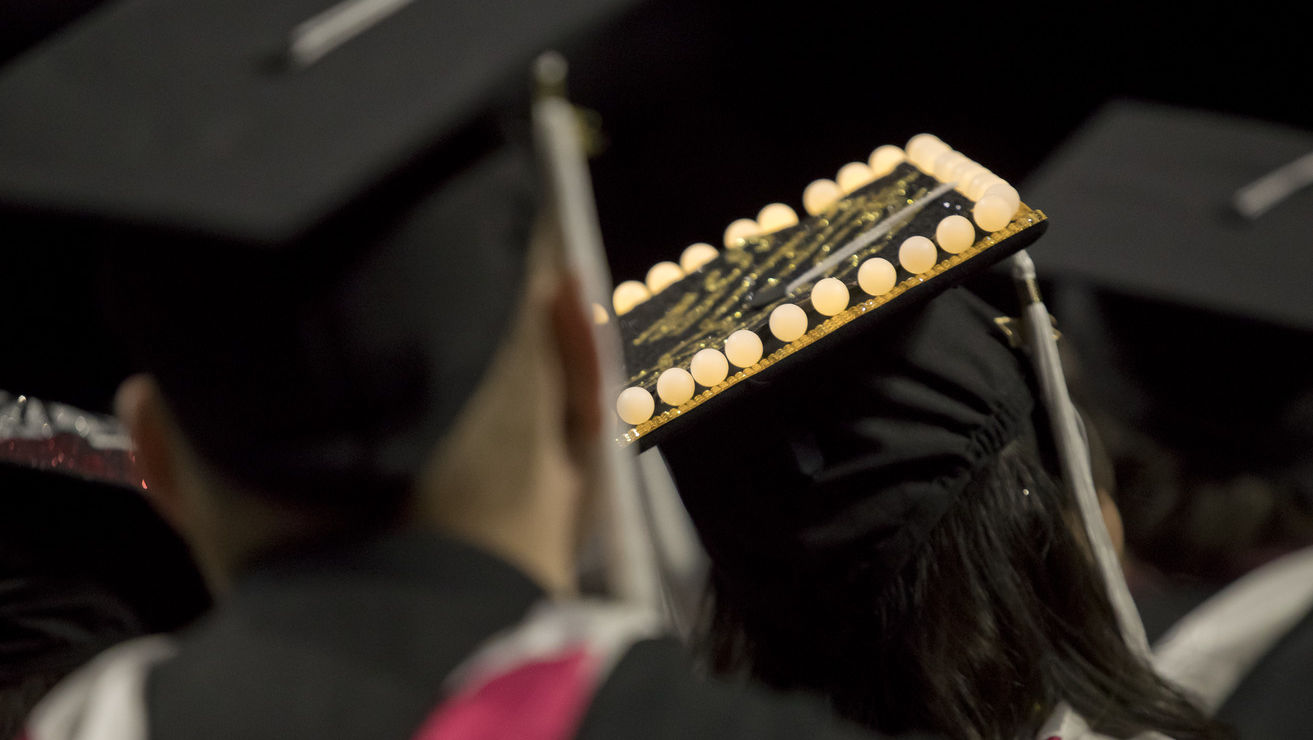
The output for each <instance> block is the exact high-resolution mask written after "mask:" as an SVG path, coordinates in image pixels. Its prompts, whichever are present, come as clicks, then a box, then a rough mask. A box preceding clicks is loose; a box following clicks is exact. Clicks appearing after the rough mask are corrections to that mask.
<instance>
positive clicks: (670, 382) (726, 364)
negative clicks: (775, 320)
mask: <svg viewBox="0 0 1313 740" xmlns="http://www.w3.org/2000/svg"><path fill="white" fill-rule="evenodd" d="M794 308H797V307H796V306H795V307H794ZM798 310H799V311H801V310H802V309H798ZM805 320H806V319H805V317H804V321H805ZM764 351H765V348H764V345H762V343H761V337H759V336H757V333H756V332H754V331H751V330H749V329H739V330H738V331H736V332H734V333H733V334H730V335H729V337H728V338H726V339H725V350H724V351H723V352H722V351H720V350H718V349H715V348H712V347H708V348H706V349H703V350H699V351H698V352H697V353H696V354H694V355H693V359H692V361H691V362H689V366H688V369H687V370H685V369H684V368H682V367H672V368H670V369H669V370H666V371H665V372H663V373H661V375H659V376H657V383H656V391H657V396H659V397H660V398H661V401H662V402H663V403H665V404H667V405H669V406H672V407H677V406H681V405H683V404H685V403H687V402H688V401H689V400H690V399H692V398H693V394H694V393H695V392H696V391H697V386H699V385H700V386H703V387H705V388H711V387H714V386H716V385H719V384H721V383H723V382H725V379H726V378H728V377H729V368H730V365H733V366H735V367H738V368H747V367H752V366H753V365H755V364H757V363H758V362H760V361H761V356H762V353H763V352H764ZM616 412H617V413H618V414H619V415H620V418H621V419H622V420H623V421H624V422H625V423H626V424H642V423H643V422H645V421H647V420H648V419H651V418H652V414H653V413H655V412H656V400H655V399H653V398H652V394H651V393H649V392H648V391H647V389H645V388H640V387H638V386H634V387H632V388H626V389H625V390H623V391H621V392H620V397H619V398H617V399H616Z"/></svg>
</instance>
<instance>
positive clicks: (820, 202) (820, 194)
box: [612, 134, 1021, 316]
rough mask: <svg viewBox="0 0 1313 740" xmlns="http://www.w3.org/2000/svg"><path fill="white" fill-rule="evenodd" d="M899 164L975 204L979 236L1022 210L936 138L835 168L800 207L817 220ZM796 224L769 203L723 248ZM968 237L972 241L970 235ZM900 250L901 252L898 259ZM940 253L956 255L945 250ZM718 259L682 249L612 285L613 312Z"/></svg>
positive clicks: (734, 230) (998, 184)
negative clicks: (639, 275)
mask: <svg viewBox="0 0 1313 740" xmlns="http://www.w3.org/2000/svg"><path fill="white" fill-rule="evenodd" d="M904 160H907V161H910V162H911V163H912V164H914V165H916V166H917V167H918V168H920V169H921V170H923V171H924V172H926V173H927V174H930V175H932V176H934V177H936V178H938V179H939V180H941V181H943V182H956V183H958V187H957V189H958V190H959V191H960V192H962V193H963V194H964V195H966V196H967V197H969V198H971V199H972V200H975V201H976V204H975V206H973V208H972V212H971V215H972V218H973V219H974V220H975V222H976V224H978V225H979V226H980V228H981V229H982V230H984V231H989V232H993V231H998V230H1000V229H1002V228H1004V227H1005V226H1007V225H1008V224H1009V223H1011V221H1012V218H1013V216H1015V215H1016V212H1017V210H1018V209H1019V208H1020V207H1021V196H1020V195H1019V194H1018V193H1017V191H1016V189H1015V188H1013V187H1012V186H1011V185H1009V184H1008V183H1007V181H1005V180H1004V179H1003V178H1001V177H999V176H997V175H995V174H994V173H992V172H990V171H989V170H987V169H985V168H984V167H982V166H981V165H979V164H977V163H976V162H974V161H972V160H971V159H969V158H967V157H966V156H965V155H963V154H962V153H960V152H957V151H954V150H953V149H952V148H951V147H949V146H948V145H947V144H945V143H944V142H943V141H942V140H940V139H939V137H937V136H935V135H933V134H917V135H916V136H913V137H912V138H911V139H909V140H908V142H907V148H906V150H903V149H899V148H898V147H896V146H892V145H885V146H881V147H877V148H876V149H875V150H874V151H872V152H871V155H870V156H869V157H868V158H867V161H866V162H849V163H848V164H845V165H844V166H843V167H840V168H839V172H838V174H837V175H836V176H835V179H834V180H825V179H822V180H816V181H814V182H812V183H811V184H809V185H808V186H807V187H806V188H805V189H804V190H803V193H802V200H803V208H804V209H805V210H806V211H807V213H808V214H809V215H812V216H815V215H818V214H820V213H821V212H823V211H825V210H826V209H827V208H829V207H830V206H831V205H833V204H834V203H835V202H836V201H838V200H839V199H840V198H842V197H843V196H845V195H847V194H849V193H852V192H854V191H856V190H858V189H860V188H862V187H865V186H866V185H868V184H870V183H871V182H873V181H875V180H876V179H877V178H880V177H883V176H885V175H887V174H889V173H890V172H892V171H893V169H894V168H895V167H897V166H898V165H899V164H900V163H901V162H903V161H904ZM797 223H798V215H797V213H795V212H794V210H793V209H792V208H790V207H789V206H788V205H786V204H784V203H771V204H769V205H767V206H766V207H764V208H762V209H761V211H760V212H759V213H758V214H757V218H756V219H750V218H741V219H738V220H737V221H734V222H733V223H731V224H730V225H729V226H728V227H727V228H726V229H725V234H724V243H725V246H727V247H737V246H742V244H743V242H744V241H745V240H746V239H749V238H751V237H753V236H759V235H763V234H769V233H773V232H776V231H779V230H781V229H785V228H788V227H790V226H794V225H796V224H797ZM941 228H942V225H941ZM957 228H958V229H959V230H961V231H963V232H967V233H969V232H970V230H969V229H963V228H962V227H961V226H959V227H957ZM971 235H972V239H973V241H974V233H972V234H971ZM941 246H942V240H941ZM967 246H970V243H967V244H966V245H965V246H963V247H962V248H961V249H965V248H966V247H967ZM903 251H904V250H900V257H901V253H902V252H903ZM945 251H948V252H950V253H951V254H957V252H956V251H953V250H952V249H949V248H947V247H946V248H945ZM958 251H961V250H960V249H959V250H958ZM915 252H924V247H921V248H919V249H917V250H914V253H915ZM717 254H718V252H717V251H716V248H715V247H713V246H711V245H710V244H706V243H702V242H699V243H697V244H693V245H691V246H689V247H688V248H687V249H685V250H684V253H683V254H682V255H681V256H680V258H679V263H678V264H676V263H674V262H658V263H657V264H655V265H653V266H652V268H651V269H650V270H648V273H647V277H646V280H645V281H643V282H639V281H637V280H628V281H625V282H623V283H621V284H620V285H618V286H616V289H615V292H614V293H613V295H612V307H613V308H614V309H615V312H616V315H617V316H618V315H621V314H624V313H627V312H629V311H630V310H632V309H633V307H634V306H637V305H638V304H640V303H642V302H644V301H646V300H647V299H649V298H651V297H652V296H654V295H656V294H657V293H660V292H661V291H662V290H665V289H666V288H667V287H669V286H670V285H671V284H673V283H675V282H677V281H679V280H680V279H681V278H683V277H684V276H685V275H687V274H689V273H692V272H695V271H697V270H698V269H699V268H701V267H702V266H703V265H705V264H706V263H707V262H710V261H711V260H713V259H715V257H716V255H717ZM911 259H912V261H913V262H914V264H922V263H924V261H925V260H924V259H917V258H916V257H915V256H913V257H912V258H911ZM931 266H933V262H932V263H931ZM904 267H907V265H904ZM907 269H908V271H909V272H921V271H919V270H912V268H910V267H907ZM926 269H928V268H926Z"/></svg>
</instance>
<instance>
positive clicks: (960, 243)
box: [935, 214, 976, 254]
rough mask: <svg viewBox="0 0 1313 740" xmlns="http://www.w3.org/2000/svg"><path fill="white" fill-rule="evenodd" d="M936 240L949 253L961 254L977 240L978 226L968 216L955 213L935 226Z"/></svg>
mask: <svg viewBox="0 0 1313 740" xmlns="http://www.w3.org/2000/svg"><path fill="white" fill-rule="evenodd" d="M935 241H937V242H939V248H940V249H942V250H944V251H945V252H948V253H949V254H961V253H962V252H964V251H966V249H967V247H970V246H971V245H972V244H974V243H975V241H976V227H974V226H972V225H971V221H969V220H968V219H967V217H966V216H959V215H957V214H953V215H952V216H948V217H947V218H945V219H944V220H943V221H940V222H939V225H938V226H936V227H935Z"/></svg>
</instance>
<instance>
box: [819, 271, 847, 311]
mask: <svg viewBox="0 0 1313 740" xmlns="http://www.w3.org/2000/svg"><path fill="white" fill-rule="evenodd" d="M847 307H848V286H847V285H844V284H843V281H842V280H840V279H839V278H832V277H828V278H822V279H821V280H818V281H817V282H816V284H815V285H813V286H812V308H814V309H816V313H818V314H820V315H822V316H834V315H835V314H837V313H839V312H840V311H842V310H844V309H845V308H847Z"/></svg>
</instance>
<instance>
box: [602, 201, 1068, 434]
mask: <svg viewBox="0 0 1313 740" xmlns="http://www.w3.org/2000/svg"><path fill="white" fill-rule="evenodd" d="M1047 218H1048V217H1047V216H1045V215H1044V212H1043V211H1040V210H1036V209H1032V208H1031V207H1030V206H1027V205H1026V204H1025V203H1022V204H1021V208H1020V210H1019V212H1018V214H1017V216H1016V217H1015V218H1013V219H1012V222H1011V223H1009V224H1008V225H1007V226H1005V227H1004V228H1003V229H1002V230H1000V231H995V232H993V233H992V234H989V235H987V236H985V237H983V238H981V239H980V241H978V242H976V243H975V244H973V245H971V246H970V247H968V248H967V249H964V250H963V251H961V252H959V253H958V254H954V255H949V256H948V257H947V258H946V259H944V260H942V261H941V262H939V263H937V264H936V265H935V266H934V267H932V268H930V269H929V270H927V271H926V272H923V273H921V274H920V275H913V276H911V277H909V278H907V279H906V280H903V281H902V282H901V283H899V284H897V285H895V286H894V287H893V289H892V290H890V291H889V292H888V293H885V294H884V295H881V296H875V297H871V298H867V299H866V300H864V301H862V302H860V303H857V304H855V305H852V306H849V307H848V308H846V309H844V310H843V311H842V312H840V313H838V314H835V315H834V316H831V317H830V318H828V319H826V320H825V321H823V322H821V323H820V324H817V325H816V326H814V327H812V328H810V329H808V331H807V333H806V334H804V335H802V336H801V337H799V338H798V339H795V340H793V341H792V342H789V343H788V344H786V345H784V346H783V347H780V348H779V349H777V350H775V351H774V352H772V353H771V354H770V355H769V356H767V357H763V358H762V359H761V360H758V361H757V364H755V365H752V366H751V367H746V368H743V369H742V370H739V371H738V372H737V373H734V374H733V375H731V376H729V377H728V378H726V379H725V380H723V381H721V382H720V383H719V384H717V385H715V386H713V387H711V388H708V389H706V390H704V391H702V392H701V393H699V394H697V395H695V396H693V398H691V399H689V400H688V401H685V402H684V403H683V404H681V405H680V406H678V407H677V408H672V409H667V410H666V411H664V412H662V413H661V414H658V415H656V416H653V417H652V418H651V419H648V420H647V421H645V422H643V423H642V424H639V425H637V426H635V427H633V428H632V429H630V430H629V431H627V432H625V433H624V434H622V435H621V436H620V437H619V438H617V439H616V442H617V443H618V444H619V445H621V446H622V447H623V446H628V445H630V444H633V443H634V442H637V441H638V440H639V439H640V438H642V437H643V436H645V435H648V434H651V433H652V432H653V431H655V430H656V429H659V428H660V427H662V426H664V425H666V424H668V423H669V422H671V421H673V420H675V419H677V418H679V417H680V416H683V415H684V414H686V413H688V412H689V411H692V410H693V409H695V408H697V407H698V406H701V405H702V404H704V403H706V402H707V401H710V400H711V399H712V398H715V397H716V396H718V395H720V394H721V393H723V392H724V391H725V390H727V389H729V388H732V387H733V386H735V385H737V384H739V383H741V382H743V381H744V380H747V379H748V378H751V377H752V376H754V375H756V374H757V373H760V372H762V371H763V370H765V369H766V368H768V367H770V366H772V365H774V364H776V363H777V362H779V361H781V360H783V359H784V358H786V357H788V356H790V355H793V354H795V353H797V352H799V351H801V350H802V349H804V348H805V347H808V346H810V345H811V344H813V343H815V342H816V341H818V340H820V339H821V338H823V337H825V336H828V335H829V334H831V333H832V332H834V331H835V330H836V329H838V328H839V327H841V326H844V325H846V324H848V323H849V322H851V321H853V320H854V319H856V318H858V317H859V316H863V315H865V314H867V313H869V312H870V311H872V310H874V309H876V308H878V307H880V306H883V305H885V304H886V303H889V302H890V301H892V300H894V299H895V298H897V297H898V296H900V295H902V294H903V293H906V292H907V291H908V290H909V289H911V288H914V287H916V286H918V285H921V284H922V283H925V282H926V281H927V280H931V279H933V278H935V277H937V276H939V275H942V274H944V273H945V272H948V271H949V270H952V269H953V268H954V267H957V266H958V265H960V264H962V263H963V262H966V261H967V260H969V259H972V258H973V257H976V256H977V255H979V254H982V253H984V252H986V251H988V250H989V249H990V248H991V247H993V246H994V245H995V244H998V243H999V242H1002V241H1005V240H1007V239H1010V238H1012V237H1014V236H1016V235H1017V234H1020V233H1021V232H1023V231H1025V230H1026V229H1029V228H1031V227H1032V226H1034V225H1036V224H1038V223H1040V222H1041V221H1044V220H1046V219H1047Z"/></svg>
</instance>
